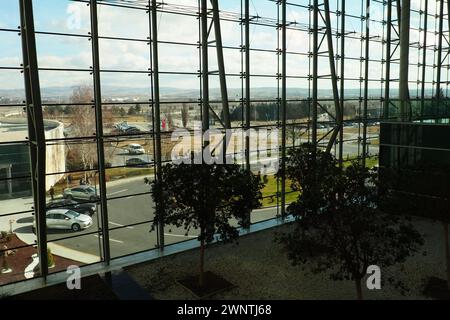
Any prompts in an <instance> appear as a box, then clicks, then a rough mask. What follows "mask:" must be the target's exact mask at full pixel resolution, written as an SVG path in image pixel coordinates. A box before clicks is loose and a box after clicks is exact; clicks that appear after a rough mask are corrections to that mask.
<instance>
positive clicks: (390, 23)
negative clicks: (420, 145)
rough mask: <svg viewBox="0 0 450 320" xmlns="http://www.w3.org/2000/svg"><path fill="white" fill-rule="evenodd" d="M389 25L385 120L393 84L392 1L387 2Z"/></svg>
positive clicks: (387, 117)
mask: <svg viewBox="0 0 450 320" xmlns="http://www.w3.org/2000/svg"><path fill="white" fill-rule="evenodd" d="M386 5H387V23H386V28H387V30H386V61H385V62H386V75H385V78H384V105H383V119H384V120H387V119H389V106H390V103H391V99H390V94H391V93H390V84H391V43H392V0H388V1H387V4H386Z"/></svg>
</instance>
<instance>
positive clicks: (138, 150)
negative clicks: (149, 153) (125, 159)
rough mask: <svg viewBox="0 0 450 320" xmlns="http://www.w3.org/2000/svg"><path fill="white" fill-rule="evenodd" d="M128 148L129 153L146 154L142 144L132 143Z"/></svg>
mask: <svg viewBox="0 0 450 320" xmlns="http://www.w3.org/2000/svg"><path fill="white" fill-rule="evenodd" d="M127 149H128V153H129V154H144V153H145V150H144V148H143V147H142V146H141V145H140V144H137V143H132V144H130V145H129V146H128V148H127Z"/></svg>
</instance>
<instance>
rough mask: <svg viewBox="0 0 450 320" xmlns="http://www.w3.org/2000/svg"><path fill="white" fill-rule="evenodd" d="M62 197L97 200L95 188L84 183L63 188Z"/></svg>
mask: <svg viewBox="0 0 450 320" xmlns="http://www.w3.org/2000/svg"><path fill="white" fill-rule="evenodd" d="M63 197H64V198H65V199H69V200H72V199H81V200H89V201H97V200H98V195H97V194H96V193H95V189H94V188H93V187H91V186H86V185H84V186H78V187H74V188H67V189H65V190H64V194H63Z"/></svg>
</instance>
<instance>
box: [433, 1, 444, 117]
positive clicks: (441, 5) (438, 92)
mask: <svg viewBox="0 0 450 320" xmlns="http://www.w3.org/2000/svg"><path fill="white" fill-rule="evenodd" d="M443 30H444V0H440V2H439V34H438V49H437V50H438V56H437V66H436V67H437V70H436V93H435V98H436V99H437V103H438V105H437V106H436V107H437V108H438V107H439V102H440V100H441V99H442V97H441V74H442V38H443V34H442V33H443ZM436 110H437V109H436Z"/></svg>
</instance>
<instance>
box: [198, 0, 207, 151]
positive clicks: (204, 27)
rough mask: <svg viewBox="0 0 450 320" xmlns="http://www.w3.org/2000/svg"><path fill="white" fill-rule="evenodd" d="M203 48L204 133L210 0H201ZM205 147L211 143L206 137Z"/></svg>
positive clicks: (205, 128)
mask: <svg viewBox="0 0 450 320" xmlns="http://www.w3.org/2000/svg"><path fill="white" fill-rule="evenodd" d="M200 20H201V35H202V40H201V48H202V70H201V74H202V134H204V133H205V131H207V130H208V129H209V70H208V68H209V67H208V1H207V0H201V11H200ZM205 138H206V141H204V144H203V148H205V147H206V146H207V145H209V137H205Z"/></svg>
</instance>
